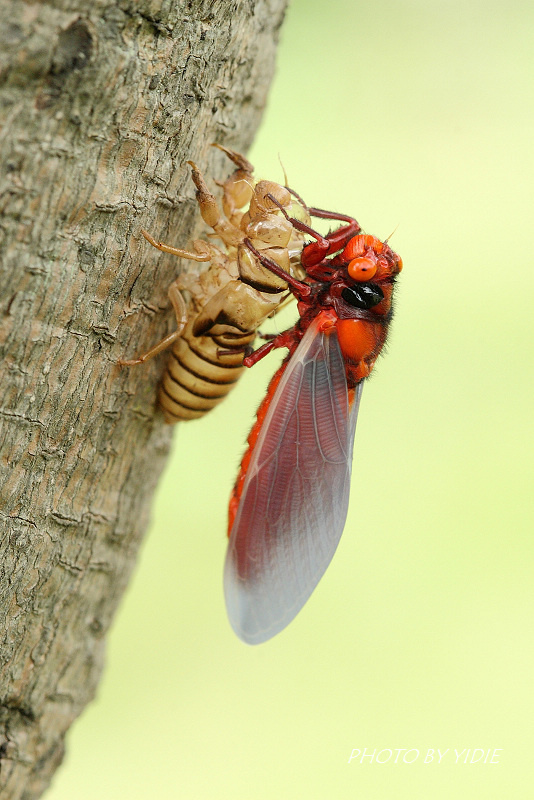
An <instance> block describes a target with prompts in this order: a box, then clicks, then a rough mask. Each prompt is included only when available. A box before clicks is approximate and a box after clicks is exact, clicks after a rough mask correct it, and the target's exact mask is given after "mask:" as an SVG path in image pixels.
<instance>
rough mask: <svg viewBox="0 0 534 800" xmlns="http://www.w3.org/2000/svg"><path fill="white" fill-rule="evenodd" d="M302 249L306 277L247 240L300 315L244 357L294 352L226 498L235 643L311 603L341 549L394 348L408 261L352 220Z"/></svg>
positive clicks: (260, 636) (271, 628) (269, 630)
mask: <svg viewBox="0 0 534 800" xmlns="http://www.w3.org/2000/svg"><path fill="white" fill-rule="evenodd" d="M308 210H309V213H310V215H311V216H314V217H320V218H323V219H334V220H338V221H340V222H343V223H345V224H343V225H342V226H341V227H339V228H338V229H336V230H335V231H333V232H331V233H329V234H328V235H327V236H326V237H323V236H321V235H320V234H319V233H317V232H316V231H314V230H312V229H311V228H310V227H308V226H307V225H306V224H304V223H302V222H299V221H298V220H297V219H294V218H289V219H290V221H291V223H292V225H293V226H294V227H295V228H296V229H297V230H299V231H302V232H303V233H305V234H307V235H309V236H311V237H313V239H314V240H315V241H313V242H311V243H309V244H307V245H305V246H304V247H303V250H302V253H301V265H302V267H303V268H304V270H305V273H306V277H305V279H304V280H303V281H301V280H297V279H296V278H293V277H291V276H290V275H288V274H287V272H284V270H282V269H281V267H280V266H279V265H278V264H277V263H275V262H274V261H272V260H271V259H269V258H267V257H266V256H264V255H262V254H261V253H260V252H259V251H258V250H256V249H255V248H254V246H253V245H252V243H251V242H250V240H246V241H245V244H246V246H247V247H248V248H249V249H250V251H251V252H252V253H253V254H254V256H255V257H256V258H257V259H258V260H259V261H260V262H261V264H262V265H263V266H264V267H265V268H266V269H267V270H270V271H271V272H272V273H274V275H277V276H278V277H280V278H283V280H284V281H285V282H286V283H287V285H288V287H289V289H290V291H291V292H292V293H293V295H294V296H295V297H296V299H297V303H298V311H299V314H300V318H299V320H298V322H297V323H296V324H295V325H294V327H292V328H290V329H289V330H287V331H284V332H283V333H280V334H279V335H277V336H274V337H273V338H272V339H270V341H268V342H267V343H266V344H264V345H263V346H261V347H260V348H259V349H258V350H256V351H255V352H254V353H252V354H251V355H249V356H247V357H246V358H245V360H244V364H245V366H252V365H253V364H255V363H256V362H257V361H259V360H260V359H261V358H263V356H265V355H266V354H267V353H268V352H270V351H271V350H272V349H273V348H277V347H287V348H288V350H289V353H288V356H287V358H286V359H285V361H284V362H283V363H282V366H281V367H280V368H279V370H278V371H277V372H276V374H275V375H274V377H273V378H272V380H271V383H270V385H269V388H268V390H267V395H266V397H265V399H264V401H263V402H262V404H261V405H260V408H259V410H258V414H257V420H256V423H255V425H254V427H253V428H252V431H251V433H250V436H249V438H248V450H247V452H246V453H245V456H244V457H243V460H242V462H241V468H240V472H239V475H238V478H237V482H236V484H235V487H234V490H233V493H232V498H231V501H230V520H229V523H230V524H229V536H230V541H229V545H228V553H227V557H226V566H225V595H226V605H227V610H228V615H229V618H230V622H231V625H232V627H233V628H234V630H235V632H236V633H237V635H238V636H239V637H240V638H241V639H242V640H244V641H245V642H248V643H249V644H259V643H260V642H264V641H266V640H267V639H270V638H271V637H272V636H274V635H275V634H276V633H278V632H279V631H281V630H282V629H283V628H284V627H285V626H286V625H288V623H289V622H290V621H291V620H292V619H293V617H295V615H296V614H297V613H298V612H299V611H300V609H301V608H302V607H303V605H304V604H305V602H306V601H307V599H308V598H309V596H310V595H311V593H312V592H313V590H314V588H315V587H316V585H317V583H318V582H319V580H320V578H321V577H322V575H323V573H324V571H325V570H326V568H327V566H328V564H329V563H330V561H331V559H332V557H333V555H334V552H335V550H336V548H337V545H338V543H339V540H340V537H341V534H342V532H343V527H344V525H345V519H346V516H347V508H348V500H349V488H350V474H351V465H352V451H353V441H354V432H355V428H356V418H357V415H358V407H359V403H360V397H361V393H362V386H363V381H364V380H365V378H367V376H368V375H369V373H370V372H371V370H372V368H373V365H374V363H375V360H376V358H377V356H378V354H379V353H380V351H381V349H382V347H383V345H384V342H385V341H386V336H387V331H388V325H389V322H390V319H391V314H392V294H393V287H394V283H395V278H396V276H397V275H398V273H399V272H400V270H401V269H402V262H401V259H400V258H399V256H398V255H396V253H394V252H393V250H392V249H391V248H390V247H389V245H388V244H387V242H382V241H380V240H379V239H377V238H376V237H374V236H369V235H366V234H363V233H361V232H360V231H361V228H360V227H359V225H358V223H357V222H356V221H355V220H354V219H352V218H351V217H346V216H344V215H340V214H335V213H331V212H327V211H322V210H320V209H316V208H310V209H308Z"/></svg>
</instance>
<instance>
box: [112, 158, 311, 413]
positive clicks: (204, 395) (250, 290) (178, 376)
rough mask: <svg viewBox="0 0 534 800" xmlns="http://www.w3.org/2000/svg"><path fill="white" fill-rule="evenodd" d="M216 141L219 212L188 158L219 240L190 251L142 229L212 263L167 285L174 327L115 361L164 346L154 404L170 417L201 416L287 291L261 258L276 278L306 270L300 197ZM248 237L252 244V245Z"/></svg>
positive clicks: (224, 389)
mask: <svg viewBox="0 0 534 800" xmlns="http://www.w3.org/2000/svg"><path fill="white" fill-rule="evenodd" d="M217 147H219V149H220V150H222V151H223V152H224V153H226V155H227V156H228V157H229V158H230V159H231V160H232V161H233V162H234V164H235V166H236V169H235V171H234V172H233V173H232V175H230V177H229V178H228V180H227V181H226V182H225V183H224V184H223V197H222V211H221V209H220V207H219V204H218V202H217V200H216V199H215V197H214V195H213V194H212V193H211V192H210V191H209V188H208V186H207V184H206V181H205V179H204V177H203V175H202V173H201V172H200V170H199V169H198V167H197V166H196V164H195V163H194V162H192V161H190V162H188V163H189V164H190V166H191V168H192V179H193V182H194V184H195V187H196V189H197V192H196V199H197V202H198V205H199V209H200V213H201V215H202V218H203V220H204V221H205V222H206V223H207V225H208V226H210V228H211V229H212V233H211V236H212V237H213V238H218V239H219V240H220V242H221V243H222V246H218V245H216V244H214V243H213V241H209V242H208V241H204V240H200V239H197V240H195V241H194V242H193V249H192V250H182V249H180V248H177V247H173V246H170V245H168V244H164V243H163V242H158V241H156V240H155V239H154V238H153V237H152V236H151V235H150V234H149V233H147V232H146V231H144V230H143V231H142V233H143V235H144V237H145V238H146V239H147V240H148V242H150V244H152V245H153V246H154V247H156V248H157V249H158V250H161V251H163V252H165V253H171V254H173V255H175V256H179V257H180V258H183V259H186V260H189V261H196V262H206V263H208V264H209V266H208V268H207V269H206V270H204V271H202V272H201V273H200V275H199V274H198V272H195V273H192V272H189V273H188V272H185V273H181V274H180V275H179V276H178V278H176V280H175V281H173V283H172V284H171V286H170V287H169V292H168V293H169V299H170V301H171V304H172V306H173V308H174V312H175V315H176V322H177V327H176V330H175V331H173V332H172V333H171V334H169V335H168V336H166V337H165V338H164V339H163V340H162V341H161V342H159V343H158V344H157V345H155V346H154V347H152V348H151V349H150V350H149V351H148V352H147V353H145V354H144V355H142V356H139V357H138V358H135V359H131V360H123V359H121V360H120V362H119V363H120V364H123V365H128V366H131V365H134V364H142V363H143V362H145V361H147V360H148V359H149V358H152V357H153V356H155V355H157V354H158V353H160V352H162V350H165V349H166V348H169V347H170V348H171V354H170V357H169V359H168V362H167V368H166V370H165V373H164V375H163V378H162V381H161V384H160V389H159V402H160V405H161V408H162V409H163V412H164V415H165V419H166V421H167V422H170V423H172V422H178V421H180V420H189V419H196V418H198V417H201V416H203V415H204V414H205V413H206V412H208V411H210V410H211V409H212V408H213V407H214V406H216V405H217V404H218V403H220V402H221V400H223V399H224V397H226V395H227V394H228V392H229V391H230V390H231V389H232V387H233V386H234V385H235V384H236V382H237V380H238V379H239V377H240V375H241V374H242V373H243V371H244V366H243V358H244V357H245V354H246V353H247V352H248V350H249V349H251V345H252V342H253V341H254V339H255V337H256V332H257V330H258V328H259V327H260V325H261V324H262V323H263V322H264V321H265V320H266V319H267V317H270V316H272V315H273V314H275V313H277V311H279V310H280V308H281V307H282V306H283V304H284V302H285V301H286V300H287V299H288V296H290V295H289V292H288V287H287V282H286V280H285V277H280V275H276V274H275V273H274V272H273V271H272V270H271V269H268V268H265V267H264V266H263V265H262V263H261V258H267V259H268V260H269V263H270V262H271V261H273V262H274V263H276V264H277V265H278V267H279V268H280V270H281V272H280V274H281V275H283V276H285V275H289V276H291V277H304V275H305V272H304V270H303V268H302V266H301V253H302V249H303V247H304V239H305V233H304V232H303V231H301V230H300V229H299V228H296V227H295V226H294V225H293V224H292V223H291V222H290V221H289V220H290V218H297V219H299V221H300V222H302V223H303V225H304V226H305V228H306V227H307V224H308V223H309V221H310V218H309V214H308V211H307V209H306V208H305V206H304V204H303V203H302V201H300V199H299V198H297V197H296V196H295V195H294V194H292V193H291V192H290V190H288V189H287V188H286V187H285V186H281V185H280V184H278V183H275V182H273V181H266V180H262V181H258V182H256V180H255V179H254V175H253V167H252V164H251V163H250V162H249V161H248V160H247V159H246V158H245V157H244V156H242V155H240V154H239V153H236V152H235V151H233V150H229V149H227V148H224V147H221V146H220V145H217ZM245 241H250V242H252V243H253V247H254V250H251V249H250V248H249V247H247V246H246V245H245ZM256 253H259V254H260V256H257V255H256ZM184 293H187V294H188V296H189V298H190V299H189V303H186V301H185V299H184Z"/></svg>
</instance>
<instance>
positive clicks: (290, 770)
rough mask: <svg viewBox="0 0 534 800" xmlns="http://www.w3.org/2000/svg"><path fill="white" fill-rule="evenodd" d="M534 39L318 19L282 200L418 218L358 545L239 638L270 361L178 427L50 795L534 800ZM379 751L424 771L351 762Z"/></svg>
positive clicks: (307, 42)
mask: <svg viewBox="0 0 534 800" xmlns="http://www.w3.org/2000/svg"><path fill="white" fill-rule="evenodd" d="M533 30H534V6H533V5H532V4H530V3H525V2H521V1H520V0H511V2H508V3H506V4H505V3H502V2H499V3H497V2H494V1H493V2H492V1H491V0H399V2H388V0H378V1H376V2H369V0H367V2H348V1H345V2H343V0H330V2H328V3H325V2H318V1H317V0H314V1H313V2H311V1H310V0H295V1H294V2H293V4H292V6H291V8H290V11H289V14H288V17H287V20H286V23H285V27H284V28H283V31H282V42H281V47H280V53H279V61H278V72H277V78H276V80H275V82H274V85H273V89H272V93H271V96H270V101H269V107H268V109H267V113H266V116H265V119H264V123H263V126H262V128H261V130H260V132H259V135H258V138H257V141H256V144H255V146H254V148H253V150H252V153H251V154H250V155H251V159H252V160H253V162H254V163H255V164H256V166H257V173H258V175H260V176H264V177H269V178H272V179H275V180H281V179H282V174H281V170H280V166H279V163H278V153H280V154H281V157H282V160H283V163H284V166H285V168H286V170H287V173H288V177H289V182H290V184H291V186H293V187H295V188H296V189H297V190H298V191H299V192H300V193H301V194H302V196H303V197H305V198H306V200H307V201H308V202H309V203H310V204H314V205H318V206H320V207H323V208H332V209H338V210H341V211H345V212H347V213H351V214H354V215H355V216H356V217H357V218H358V220H360V222H361V223H362V224H363V226H364V228H365V229H366V230H367V231H368V232H370V233H374V234H376V235H377V236H379V237H382V238H383V237H386V236H388V234H390V233H391V231H393V229H395V228H396V227H397V226H398V228H397V230H396V231H395V234H394V236H393V239H392V246H393V247H394V249H395V250H397V251H398V252H399V253H400V254H401V255H402V257H403V259H404V265H405V269H404V272H403V273H402V276H401V280H400V282H399V288H398V294H397V313H396V318H395V320H394V324H393V328H392V332H391V339H390V345H389V347H388V353H387V355H386V357H385V358H383V359H382V360H381V361H380V362H379V365H378V367H377V368H376V370H375V374H374V376H373V378H372V380H370V381H369V382H368V385H367V386H366V388H365V391H364V395H363V401H362V408H361V412H360V420H359V423H358V430H357V434H356V448H355V452H356V456H355V464H354V476H353V489H352V498H351V507H350V512H349V519H348V522H347V526H346V529H345V534H344V536H343V539H342V542H341V545H340V547H339V550H338V553H337V555H336V557H335V559H334V561H333V563H332V565H331V567H330V568H329V570H328V572H327V574H326V576H325V578H324V579H323V580H322V582H321V584H320V586H319V588H318V589H317V591H316V592H315V594H314V595H313V597H312V599H311V600H310V602H309V603H308V604H307V606H306V607H305V609H304V611H303V612H302V613H301V614H300V615H299V616H298V617H297V619H296V620H295V621H294V622H293V624H292V625H291V626H290V627H289V628H287V629H286V630H285V631H284V632H283V633H282V634H280V635H279V636H278V637H276V638H275V639H274V640H272V641H271V642H269V643H267V644H265V645H263V646H260V647H257V648H250V647H247V646H246V645H243V644H242V643H241V642H240V641H238V640H237V639H236V638H235V636H234V635H233V633H232V632H231V630H230V628H229V625H228V623H227V621H226V617H225V611H224V603H223V594H222V587H221V582H222V566H223V559H224V552H225V544H226V541H225V524H226V504H227V499H228V494H229V491H230V488H231V485H232V482H233V480H234V477H235V474H236V469H237V465H238V463H239V459H240V456H241V453H242V451H243V443H244V440H245V437H246V434H247V432H248V428H249V426H250V423H251V421H252V418H253V413H254V410H255V408H256V406H257V404H258V402H259V400H260V398H261V397H262V392H263V391H264V388H265V384H266V381H267V379H268V377H269V376H270V375H271V374H272V372H273V371H274V368H275V361H276V359H275V358H274V357H273V358H272V359H266V360H265V361H264V362H263V363H262V364H261V365H258V366H257V367H256V368H255V369H254V370H252V371H251V372H250V373H248V374H247V375H246V376H245V377H244V379H242V381H241V384H240V385H239V387H238V388H237V389H236V390H235V391H234V393H233V394H232V396H231V398H230V399H229V400H228V401H227V402H226V403H225V404H223V405H222V406H221V407H220V408H219V409H218V410H216V411H215V412H214V413H212V414H211V415H208V417H206V418H205V419H204V420H201V421H199V422H195V423H192V424H190V425H183V426H181V427H180V428H179V429H177V430H176V431H175V445H174V453H173V456H172V459H171V461H170V463H169V466H168V470H167V472H166V474H165V476H164V479H163V481H162V483H161V486H160V489H159V492H158V495H157V498H156V503H155V507H154V514H153V525H152V529H151V531H150V533H149V536H148V538H147V540H146V543H145V546H144V548H143V552H142V557H141V560H140V563H139V566H138V569H137V573H136V575H135V578H134V581H133V583H132V585H131V588H130V590H129V592H128V594H127V596H126V598H125V601H124V603H123V605H122V608H121V611H120V613H119V615H118V618H117V620H116V622H115V625H114V628H113V630H112V633H111V636H110V640H109V649H108V657H107V668H106V672H105V675H104V679H103V682H102V684H101V687H100V691H99V697H98V699H97V701H96V702H95V703H93V705H92V706H91V707H90V708H89V709H88V710H87V711H86V712H85V714H84V715H83V717H82V719H81V720H80V721H79V722H78V724H76V725H75V727H74V729H73V731H72V733H71V735H70V736H69V738H68V742H67V746H68V756H67V759H66V763H65V765H64V767H63V768H62V770H61V771H60V773H59V774H58V776H57V778H56V780H55V783H54V785H53V787H52V789H51V790H50V792H49V794H48V800H67V799H68V800H72V798H76V800H85V799H86V798H87V799H89V798H91V800H93V798H95V797H106V798H112V800H138V799H139V800H141V798H142V799H143V800H145V798H147V797H154V798H158V800H167V799H168V798H186V799H187V800H189V798H194V799H195V800H196V799H197V798H210V799H212V798H215V799H216V800H219V798H232V800H235V799H237V800H241V799H242V798H243V799H245V798H247V799H248V798H257V799H258V800H271V798H282V799H283V800H285V798H310V799H312V800H315V799H316V798H317V799H318V798H321V799H322V798H326V797H331V796H332V797H337V798H354V797H361V798H365V800H369V799H371V800H374V799H375V798H379V799H380V800H382V798H385V799H389V798H410V800H412V799H413V798H432V799H433V800H439V799H441V798H447V800H449V798H452V797H454V798H475V797H476V798H503V797H511V798H512V797H513V798H527V797H528V798H530V797H532V780H533V778H534V771H533V768H532V761H533V752H534V731H533V719H534V709H533V702H532V700H533V692H532V674H533V670H532V661H533V655H534V653H533V645H532V621H531V620H532V610H533V608H532V605H533V604H532V589H531V585H532V582H531V577H530V576H531V571H532V569H531V568H532V554H533V547H532V543H531V533H532V507H533V501H532V461H531V455H532V445H533V442H532V433H531V430H532V424H531V417H532V407H533V397H532V395H533V392H532V389H533V366H534V364H533V360H534V359H533V356H532V351H533V342H532V324H531V318H532V299H533V292H532V289H533V285H534V268H533V256H532V245H531V240H530V233H531V229H532V218H533V202H532V201H533V190H532V185H533V183H532V177H533V170H532V158H533V155H532V154H533V142H534V136H533V128H534V125H533V123H534V108H533V99H534V98H533V93H534V92H533V86H534V75H533V53H534V41H533V39H534V36H533ZM177 244H179V243H177ZM177 517H181V518H182V520H183V530H182V532H181V533H179V532H178V530H177V526H176V524H175V518H177ZM364 747H367V748H368V752H372V750H373V749H374V748H377V750H383V749H384V748H390V749H396V748H417V749H419V750H420V753H421V755H420V756H419V758H418V759H417V760H416V761H415V762H414V763H412V764H404V763H397V764H394V763H391V761H390V762H389V763H385V764H376V763H374V762H373V763H369V759H367V760H366V762H365V763H363V764H361V763H359V762H358V761H357V760H353V761H352V763H350V764H349V763H347V762H348V760H349V757H350V754H351V751H352V750H353V748H358V749H363V748H364ZM430 748H440V749H441V750H442V751H443V750H445V749H447V748H449V753H448V754H446V756H445V758H444V760H443V762H442V763H441V764H439V765H438V764H436V762H435V761H434V762H432V763H426V764H425V763H424V756H425V755H426V752H427V750H428V749H430ZM454 748H456V749H457V750H458V751H461V750H463V749H471V750H472V749H473V748H482V749H484V750H485V751H487V749H488V748H491V749H494V748H499V749H500V757H499V763H498V764H491V765H490V764H489V763H486V764H483V763H475V764H470V763H467V764H465V763H464V756H462V758H461V760H460V763H458V764H456V763H455V756H454V753H453V749H454ZM386 755H387V754H385V755H383V756H382V758H385V757H386ZM464 755H465V754H464ZM410 758H413V754H412V756H410Z"/></svg>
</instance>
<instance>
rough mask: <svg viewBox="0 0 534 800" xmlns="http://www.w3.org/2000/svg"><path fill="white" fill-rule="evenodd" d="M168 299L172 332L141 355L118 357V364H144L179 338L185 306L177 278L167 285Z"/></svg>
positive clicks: (184, 321) (184, 317)
mask: <svg viewBox="0 0 534 800" xmlns="http://www.w3.org/2000/svg"><path fill="white" fill-rule="evenodd" d="M169 300H170V301H171V303H172V307H173V308H174V313H175V315H176V323H177V327H176V330H175V331H173V332H172V333H169V335H168V336H165V338H164V339H162V340H161V342H158V344H156V345H154V347H151V348H150V350H147V352H146V353H143V355H142V356H138V357H137V358H132V359H129V360H126V359H123V358H120V359H119V361H118V362H117V363H118V364H120V365H121V366H123V367H133V366H135V365H136V364H144V363H145V361H148V360H149V359H150V358H154V356H157V355H158V353H161V352H162V351H163V350H166V349H167V347H170V346H171V344H172V343H173V342H175V341H176V340H177V339H179V338H180V336H181V335H182V333H183V330H184V328H185V326H186V325H187V306H186V304H185V300H184V298H183V296H182V293H181V291H180V289H179V288H178V280H175V281H173V282H172V283H171V285H170V286H169Z"/></svg>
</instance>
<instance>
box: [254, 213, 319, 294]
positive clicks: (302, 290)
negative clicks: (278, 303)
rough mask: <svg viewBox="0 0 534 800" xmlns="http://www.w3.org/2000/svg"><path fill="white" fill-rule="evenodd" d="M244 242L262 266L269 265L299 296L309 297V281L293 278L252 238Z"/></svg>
mask: <svg viewBox="0 0 534 800" xmlns="http://www.w3.org/2000/svg"><path fill="white" fill-rule="evenodd" d="M296 221H297V220H295V222H296ZM243 244H244V245H245V247H248V249H249V250H250V252H251V253H253V254H254V255H255V256H256V258H257V259H258V261H259V262H260V264H262V266H264V267H267V269H269V270H270V271H271V272H273V273H274V274H275V275H278V277H279V278H282V280H283V281H285V282H286V283H287V285H288V286H289V288H290V289H291V291H292V292H293V294H294V295H295V296H296V297H297V298H302V297H308V296H309V295H310V293H311V288H310V287H309V286H308V284H307V283H304V282H303V281H298V280H297V279H296V278H293V277H292V276H291V275H290V274H289V273H288V272H286V271H285V269H282V267H281V266H279V265H278V264H277V263H276V261H273V260H272V259H271V258H267V256H264V255H263V254H262V253H260V251H259V250H256V248H255V247H254V245H253V244H252V242H251V241H250V239H244V240H243Z"/></svg>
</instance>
